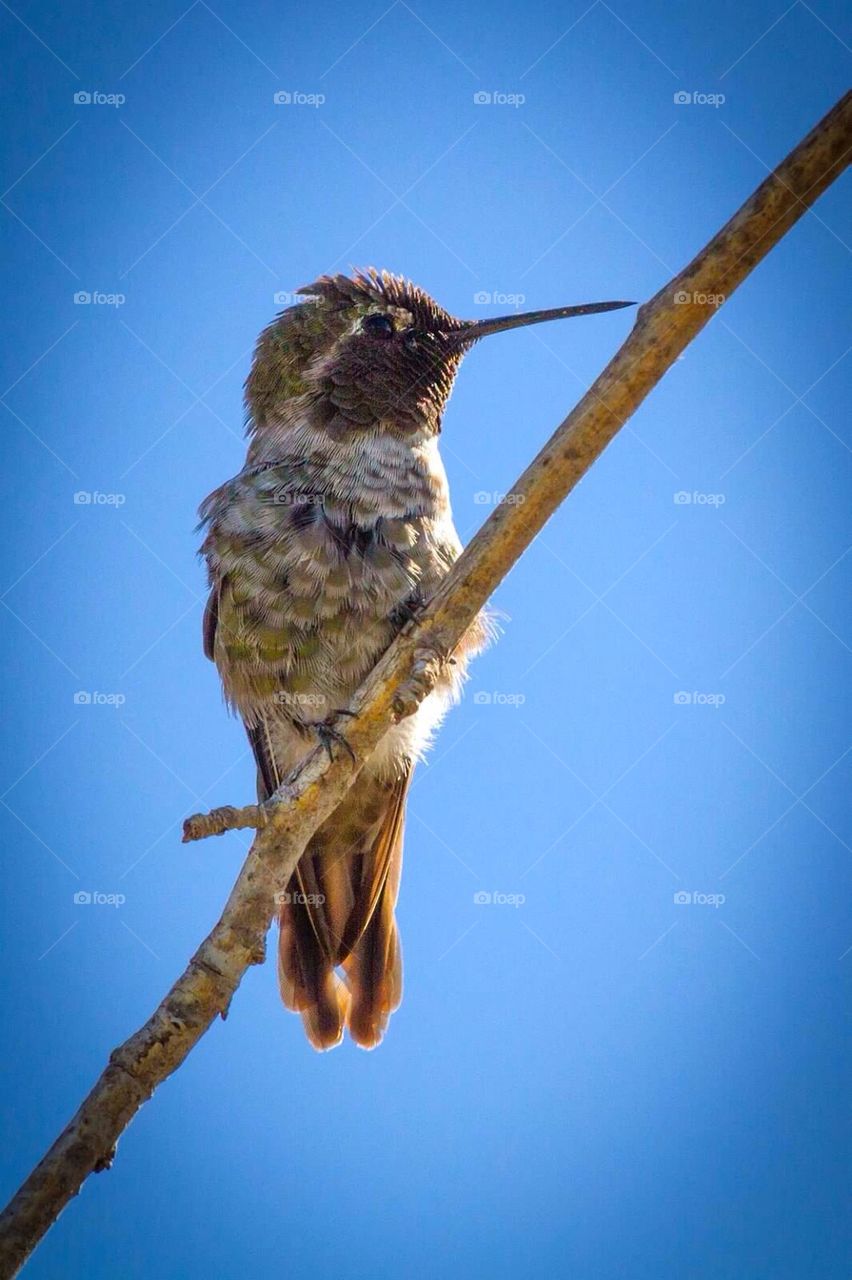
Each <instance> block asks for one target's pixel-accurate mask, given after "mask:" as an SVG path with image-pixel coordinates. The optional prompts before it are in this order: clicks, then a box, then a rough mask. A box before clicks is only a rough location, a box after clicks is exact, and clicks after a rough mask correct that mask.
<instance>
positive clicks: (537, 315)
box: [450, 302, 636, 345]
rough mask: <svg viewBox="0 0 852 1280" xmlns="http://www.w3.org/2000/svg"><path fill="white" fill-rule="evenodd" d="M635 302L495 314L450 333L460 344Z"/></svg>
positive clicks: (598, 303) (463, 323) (628, 305)
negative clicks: (510, 330)
mask: <svg viewBox="0 0 852 1280" xmlns="http://www.w3.org/2000/svg"><path fill="white" fill-rule="evenodd" d="M635 306H636V303H635V302H584V303H581V304H580V306H577V307H554V308H553V309H552V310H550V311H522V312H520V313H519V314H518V315H512V316H496V317H495V318H494V319H493V320H464V321H463V322H462V325H461V328H460V329H454V330H453V332H452V334H451V335H450V336H451V337H452V338H454V339H456V340H457V341H458V342H459V343H460V344H465V345H466V344H467V343H469V342H477V341H478V340H479V339H480V338H487V337H488V336H489V335H490V334H492V333H503V332H504V330H506V329H520V328H522V327H523V326H525V325H528V324H544V322H545V321H546V320H567V319H569V318H570V317H571V316H593V315H597V314H598V312H601V311H618V310H619V308H620V307H635Z"/></svg>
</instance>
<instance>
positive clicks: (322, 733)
mask: <svg viewBox="0 0 852 1280" xmlns="http://www.w3.org/2000/svg"><path fill="white" fill-rule="evenodd" d="M335 716H352V717H354V716H355V712H354V711H345V710H334V711H332V713H331V715H330V716H329V717H328V719H327V720H317V721H314V722H313V724H311V726H310V727H311V728H312V729H313V731H314V733H315V734H316V735H317V737H318V738H319V741H320V746H322V747H324V748H325V750H326V753H327V755H328V758H329V760H330V761H332V762H333V761H334V743H335V742H336V743H337V745H338V746H339V747H342V748H343V750H344V751H346V752H348V754H349V755H350V756H351V757H352V760H353V761H355V759H356V757H355V752H354V751H353V750H352V748H351V747H350V745H349V743H348V742H347V741H346V739H345V738H344V736H343V734H342V733H340V731H339V730H338V729H335V728H334V726H333V725H332V724H331V723H330V722H331V721H332V720H333V719H334V717H335Z"/></svg>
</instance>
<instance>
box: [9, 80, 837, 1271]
mask: <svg viewBox="0 0 852 1280" xmlns="http://www.w3.org/2000/svg"><path fill="white" fill-rule="evenodd" d="M851 149H852V94H847V95H846V96H845V97H844V98H842V99H841V100H840V102H838V103H837V105H836V106H835V107H833V108H832V110H831V111H830V112H829V113H828V115H826V116H825V117H824V119H823V120H821V121H820V123H819V124H818V125H817V126H816V127H815V128H814V129H813V130H812V131H811V133H809V134H808V136H807V137H806V138H804V139H803V141H802V142H800V143H799V145H798V146H797V147H796V148H795V150H793V151H792V152H791V153H790V155H789V156H787V158H786V159H785V160H784V161H783V162H782V163H781V164H780V165H779V166H778V168H777V169H776V170H775V171H774V172H773V173H772V174H771V175H770V176H769V177H768V178H767V179H766V181H765V182H763V183H762V184H761V186H760V187H758V189H757V190H756V191H755V192H754V194H753V195H752V196H751V197H750V198H749V199H748V200H747V201H746V203H745V204H744V205H743V206H742V208H741V209H739V211H738V212H737V213H736V214H735V215H734V216H733V218H731V220H730V221H729V222H728V223H727V225H726V226H725V227H723V228H722V230H721V231H720V232H719V233H718V235H716V236H714V238H713V239H712V240H711V241H710V243H709V244H708V245H707V246H706V247H705V248H704V249H702V250H701V252H700V253H699V254H698V256H697V257H696V258H694V259H693V261H692V262H691V263H690V264H689V266H687V267H686V268H685V269H684V270H683V271H682V272H681V273H680V274H679V275H678V276H677V277H675V279H674V280H671V281H670V282H669V283H668V284H667V285H666V286H665V288H663V289H662V290H661V291H660V292H659V293H658V294H657V295H656V297H654V298H653V299H652V300H651V301H650V302H648V303H646V304H645V305H644V306H643V307H642V308H641V309H640V311H639V314H638V317H637V321H636V324H635V326H634V328H633V330H632V332H631V334H630V336H629V337H628V339H627V341H626V342H625V343H624V345H623V346H622V347H621V349H620V350H619V351H618V353H617V354H616V356H615V357H614V358H613V359H612V360H611V361H610V363H609V364H608V365H607V367H606V368H605V369H604V371H603V373H601V375H600V377H598V378H597V380H596V381H595V382H594V384H593V385H592V386H591V387H590V388H589V390H588V391H587V393H586V394H585V395H584V396H583V398H582V400H581V401H580V402H579V404H578V405H577V406H576V408H575V409H574V410H572V412H571V413H570V414H569V415H568V417H567V418H566V419H565V421H564V422H563V423H562V424H561V425H560V426H559V427H558V429H557V430H556V432H555V433H554V435H553V437H552V438H551V440H550V441H549V442H548V443H547V444H546V445H545V447H544V448H543V449H542V451H541V452H540V453H539V455H538V457H537V458H536V459H535V461H534V462H533V463H532V464H531V465H530V466H529V467H528V468H527V470H526V471H525V472H524V474H523V475H522V476H521V478H520V479H519V480H518V482H517V484H516V485H515V486H514V488H513V489H512V491H511V495H510V499H509V501H507V502H505V503H503V504H501V505H500V506H498V507H497V508H496V510H495V511H494V512H493V513H492V514H491V516H490V517H489V518H488V520H487V521H486V522H485V524H484V525H483V527H482V528H481V529H480V530H479V532H478V533H477V534H476V536H475V537H474V539H473V540H472V542H471V543H470V544H469V545H468V547H467V548H466V550H465V551H464V553H463V554H462V556H461V557H460V558H459V560H458V561H457V563H456V565H455V566H454V568H453V570H452V572H451V573H450V574H448V576H447V577H446V579H445V580H444V582H443V583H442V584H441V587H440V588H439V590H438V592H437V593H436V595H435V596H434V597H433V599H432V600H431V601H430V603H429V605H428V607H427V608H426V610H425V611H424V613H423V614H422V616H421V617H420V618H419V619H418V620H417V622H415V623H413V624H411V625H410V626H409V628H407V629H406V631H405V632H403V634H402V635H401V636H400V637H399V638H398V639H397V640H396V641H395V642H394V643H393V645H391V647H390V648H389V649H388V651H387V653H386V654H385V655H384V657H383V658H382V659H381V661H380V662H379V663H378V665H377V666H376V668H375V669H374V671H373V672H372V673H371V675H370V676H369V678H368V679H367V680H366V681H365V683H364V684H363V685H362V687H361V688H360V689H359V690H358V692H357V694H356V695H355V698H354V699H353V702H352V704H351V710H352V711H354V712H356V713H357V714H356V716H355V717H354V718H351V719H350V718H348V717H347V718H346V719H345V720H343V719H341V720H340V722H339V723H338V724H337V725H336V728H337V729H338V730H339V732H340V734H341V735H342V736H343V737H344V738H345V740H346V742H347V743H348V745H349V747H350V749H351V752H352V756H351V757H350V755H349V754H348V753H347V752H346V751H340V752H339V753H338V755H337V757H336V759H335V760H334V761H333V762H330V761H329V760H328V758H327V756H326V755H325V753H324V752H323V751H322V750H320V749H317V750H315V751H314V752H312V753H311V755H310V756H308V757H307V759H306V760H305V761H304V763H303V764H302V766H301V767H300V768H299V769H298V770H297V771H296V772H295V773H294V774H293V775H292V776H291V777H290V778H289V779H288V780H287V782H286V784H285V785H284V786H283V787H282V788H281V789H280V790H279V791H278V792H276V794H275V796H274V797H272V799H271V800H270V801H268V802H267V803H266V804H263V805H249V806H247V807H246V808H244V809H219V810H214V812H213V813H212V814H208V815H197V816H196V817H194V818H191V819H189V820H188V821H187V823H186V825H185V832H184V839H185V840H186V839H199V838H201V837H203V836H205V835H212V834H220V833H222V832H224V831H227V830H230V829H233V828H236V827H246V826H251V827H257V828H259V831H258V835H257V836H256V838H255V840H254V843H253V845H252V848H251V850H250V852H249V854H248V857H247V859H246V862H245V864H244V866H243V868H242V870H241V871H240V874H239V876H238V878H237V881H236V883H235V885H234V888H233V890H232V892H231V895H230V897H229V899H228V902H227V904H226V906H225V909H224V911H223V912H222V916H221V918H220V920H219V921H218V923H217V924H216V925H215V926H214V928H213V930H212V932H211V933H210V934H209V936H208V937H207V938H206V939H205V940H204V942H203V943H202V944H201V946H200V947H199V948H198V950H197V951H196V953H195V955H194V956H193V957H192V959H191V960H190V962H189V965H188V967H187V969H186V971H185V972H184V973H183V974H181V976H180V977H179V978H178V980H177V982H176V983H175V984H174V986H173V987H172V989H171V990H170V991H169V993H168V994H167V995H166V997H165V999H164V1000H163V1001H162V1003H161V1004H160V1005H159V1006H158V1008H157V1009H156V1010H155V1011H154V1013H153V1014H152V1016H151V1017H150V1018H149V1019H148V1021H147V1022H146V1023H145V1024H144V1026H142V1027H141V1028H140V1029H139V1030H138V1031H137V1032H136V1033H135V1034H134V1035H133V1036H131V1037H130V1039H129V1040H127V1041H126V1042H125V1043H124V1044H123V1045H121V1046H120V1047H119V1048H118V1049H116V1050H115V1051H114V1052H113V1053H112V1054H111V1055H110V1060H109V1064H108V1066H107V1067H106V1070H105V1071H104V1072H103V1074H102V1075H101V1077H100V1079H99V1080H98V1081H97V1083H96V1084H95V1086H94V1088H93V1089H92V1091H91V1093H90V1094H89V1096H88V1097H87V1098H86V1100H85V1101H84V1102H83V1104H82V1106H81V1107H80V1109H79V1111H78V1112H77V1114H76V1115H75V1116H74V1118H73V1119H72V1120H71V1122H70V1123H69V1125H68V1126H67V1128H66V1129H65V1130H64V1131H63V1133H62V1134H61V1135H60V1136H59V1138H58V1139H57V1140H56V1142H55V1143H54V1144H53V1146H52V1147H51V1148H50V1150H49V1151H48V1153H47V1154H46V1155H45V1157H44V1159H43V1160H42V1161H41V1162H40V1163H39V1164H38V1165H37V1166H36V1168H35V1169H34V1170H33V1172H32V1173H31V1174H30V1176H29V1178H27V1180H26V1182H25V1183H24V1184H23V1186H22V1187H21V1189H20V1190H19V1191H18V1193H17V1195H16V1196H15V1197H14V1199H13V1200H12V1201H11V1203H10V1204H9V1206H8V1207H7V1208H6V1210H5V1211H4V1213H3V1215H2V1218H0V1277H3V1278H5V1277H11V1276H14V1275H16V1274H17V1272H18V1270H19V1269H20V1267H21V1266H22V1264H23V1263H24V1261H25V1260H26V1259H27V1257H28V1256H29V1254H30V1253H31V1252H32V1250H33V1249H34V1248H35V1246H36V1244H37V1243H38V1242H39V1240H40V1239H41V1237H42V1236H43V1235H44V1234H45V1232H46V1231H47V1230H48V1228H49V1227H50V1225H51V1224H52V1223H53V1222H54V1221H55V1220H56V1218H57V1217H58V1215H59V1214H60V1212H61V1211H62V1209H63V1208H64V1207H65V1205H66V1204H67V1203H68V1201H69V1200H70V1199H71V1198H72V1196H75V1195H76V1194H77V1193H78V1191H79V1190H80V1187H81V1186H82V1184H83V1182H84V1180H85V1179H86V1178H87V1177H88V1175H89V1174H90V1173H92V1172H93V1171H95V1172H97V1171H100V1170H102V1169H106V1168H108V1167H109V1165H110V1164H111V1162H112V1159H113V1156H114V1154H115V1144H116V1142H117V1140H118V1138H119V1136H120V1134H121V1133H122V1132H123V1130H124V1129H125V1128H126V1127H127V1125H128V1124H129V1123H130V1121H131V1119H132V1118H133V1116H134V1115H135V1113H136V1112H137V1111H138V1109H139V1107H140V1106H141V1105H142V1103H143V1102H145V1101H146V1100H147V1099H148V1098H150V1096H151V1094H152V1093H153V1091H154V1089H155V1088H156V1087H157V1085H158V1084H160V1082H161V1081H163V1080H165V1079H166V1077H167V1076H169V1075H170V1074H171V1073H172V1072H173V1071H174V1070H176V1068H177V1067H179V1066H180V1064H181V1063H182V1062H183V1061H184V1059H185V1058H186V1056H187V1054H188V1053H189V1052H190V1050H191V1049H192V1048H193V1046H194V1045H195V1044H197V1042H198V1040H199V1039H200V1038H201V1036H202V1035H203V1034H204V1032H205V1031H206V1030H207V1029H208V1027H209V1026H210V1025H211V1023H212V1022H213V1020H214V1018H215V1017H216V1016H217V1015H221V1016H222V1017H223V1018H224V1017H225V1015H226V1013H227V1010H228V1006H229V1004H230V1001H231V999H232V997H233V995H234V992H235V991H236V989H237V987H238V985H239V983H240V980H241V979H242V977H243V974H244V973H245V972H246V969H247V968H248V967H249V965H252V964H259V963H261V961H262V960H263V958H264V949H265V937H266V933H267V930H268V928H269V924H270V920H271V917H272V913H273V903H274V895H275V893H276V892H277V891H278V890H279V889H280V888H281V887H282V886H283V885H284V884H285V883H286V881H287V880H288V878H289V876H290V875H291V873H292V872H293V869H294V868H295V866H296V863H297V862H298V859H299V856H300V854H301V853H302V850H303V849H304V847H305V845H306V843H307V841H308V840H309V839H310V837H311V835H312V834H313V833H314V832H315V831H316V830H317V828H318V827H319V826H320V825H321V824H322V823H323V822H324V821H325V819H326V818H327V817H328V816H329V814H330V813H331V812H332V811H333V810H334V809H335V808H336V806H337V805H338V804H339V802H340V800H341V798H342V796H343V795H344V794H345V792H346V790H347V789H348V788H349V786H350V785H351V784H352V781H353V778H354V777H355V776H356V774H357V771H358V769H359V768H360V767H361V765H362V764H363V762H364V761H365V760H366V759H367V757H368V756H369V755H370V753H371V752H372V751H373V750H374V749H375V748H376V746H377V745H378V743H379V742H380V740H381V739H382V737H383V736H384V735H385V734H386V733H387V731H388V729H389V728H390V727H391V726H392V725H394V724H395V723H397V722H398V721H399V720H401V719H403V718H404V717H405V716H407V715H410V714H411V713H412V712H413V711H414V710H416V708H417V707H418V706H419V704H420V702H421V701H422V700H423V698H424V697H426V696H427V694H428V693H429V692H430V691H431V689H432V688H433V687H434V684H435V679H436V676H437V674H438V673H439V671H440V670H441V667H442V665H443V664H444V663H445V662H447V661H448V660H451V657H450V655H451V654H452V651H453V649H454V648H455V646H456V645H457V644H458V642H459V640H460V639H461V637H462V635H463V634H464V632H465V631H466V629H467V628H468V626H469V625H470V624H471V622H472V621H473V619H474V618H475V617H476V615H477V613H478V612H479V610H480V609H481V607H482V606H483V605H484V604H485V602H486V600H487V599H488V597H489V596H490V595H491V594H492V592H493V591H494V589H495V588H496V587H497V586H498V585H499V583H500V582H501V580H502V579H503V577H504V576H505V575H506V573H507V572H508V571H509V569H510V568H511V567H512V565H513V564H514V563H515V561H516V560H517V559H518V557H519V556H520V555H521V553H522V552H523V551H524V550H525V549H526V547H527V546H528V545H529V543H530V542H531V541H532V539H533V538H534V537H535V535H536V533H538V531H539V530H540V529H541V528H542V526H543V525H544V524H545V522H546V521H547V520H548V519H549V517H550V516H551V515H552V514H553V512H554V511H555V510H556V508H557V507H558V505H559V504H560V502H562V501H563V499H564V498H565V497H566V495H567V494H568V493H570V491H571V490H572V489H573V488H574V486H575V485H576V484H577V482H578V481H579V480H580V479H581V477H582V476H583V475H584V474H585V472H586V471H588V469H589V467H590V466H591V465H592V463H593V462H594V461H595V460H596V458H598V457H599V456H600V454H601V453H602V452H603V450H604V449H605V448H606V446H607V445H608V444H609V442H610V441H611V440H612V438H613V436H614V435H615V434H616V432H617V431H618V430H619V429H620V428H621V427H622V426H623V425H624V423H625V422H626V421H627V419H628V418H629V417H630V415H631V414H632V413H633V412H634V411H635V409H636V408H637V407H638V406H639V405H640V404H641V403H642V401H643V400H644V398H645V396H646V395H647V394H648V392H649V391H650V390H651V389H652V387H654V386H655V384H656V383H657V382H658V381H659V379H660V378H661V377H662V376H663V374H664V373H665V372H666V370H667V369H668V368H669V367H670V366H671V364H672V363H673V362H674V360H675V359H676V358H677V356H678V355H679V354H680V352H681V351H683V349H684V348H685V347H686V346H687V344H688V343H689V342H691V341H692V339H693V338H694V337H695V336H696V334H697V333H698V332H699V331H700V330H701V329H702V328H703V327H704V325H705V324H706V323H707V321H708V320H709V319H710V318H711V317H712V316H713V315H714V314H715V313H716V310H717V309H718V305H719V303H718V299H719V297H720V296H721V297H722V298H723V299H724V298H728V297H730V295H731V294H732V293H733V291H734V290H735V289H736V288H737V287H738V285H739V284H740V283H741V282H742V281H743V280H744V279H745V277H746V276H747V275H748V274H749V272H750V271H751V270H752V269H753V268H754V267H755V266H756V264H757V263H758V262H760V260H761V259H762V258H763V257H765V256H766V254H767V253H768V252H769V250H770V249H771V248H772V247H773V246H774V245H775V244H777V242H778V241H779V240H780V239H781V237H782V236H783V235H784V234H785V233H786V232H787V231H788V230H789V229H790V227H792V226H793V224H794V223H795V222H796V221H797V220H798V219H799V218H800V217H801V216H802V215H803V214H804V213H806V212H807V210H808V208H809V207H810V205H811V204H813V202H814V201H815V200H816V199H817V197H818V196H819V195H820V194H821V193H822V192H823V191H825V189H826V188H827V187H828V186H829V185H830V184H831V183H832V182H833V181H834V180H835V179H836V178H837V177H838V176H839V175H840V174H841V173H842V171H843V170H844V169H845V167H846V165H847V163H848V157H849V154H850V150H851Z"/></svg>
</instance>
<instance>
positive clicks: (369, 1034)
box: [345, 887, 402, 1049]
mask: <svg viewBox="0 0 852 1280" xmlns="http://www.w3.org/2000/svg"><path fill="white" fill-rule="evenodd" d="M393 908H394V900H393V897H392V896H391V894H390V893H389V891H388V887H386V888H385V890H384V892H383V894H382V900H381V902H380V903H379V906H378V907H377V908H376V910H375V911H374V913H373V915H372V917H371V919H370V923H369V924H368V925H367V928H366V929H365V930H364V932H363V934H362V935H361V938H360V939H359V941H358V944H357V946H356V947H355V950H354V951H353V953H352V955H351V956H350V957H349V958H348V959H347V961H346V965H345V968H346V975H347V977H348V979H349V982H350V985H351V990H352V1003H351V1005H350V1008H349V1014H348V1017H347V1020H346V1024H347V1026H348V1028H349V1034H350V1035H351V1037H352V1039H353V1040H354V1041H355V1043H356V1044H357V1045H360V1046H361V1048H362V1049H375V1047H376V1045H378V1044H380V1043H381V1040H382V1037H383V1036H384V1033H385V1030H386V1028H387V1024H388V1020H389V1018H390V1016H391V1014H392V1013H393V1012H394V1010H395V1009H397V1008H398V1007H399V1003H400V1001H401V1000H402V952H401V949H400V945H399V933H398V932H397V927H396V920H395V919H394V913H393Z"/></svg>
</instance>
